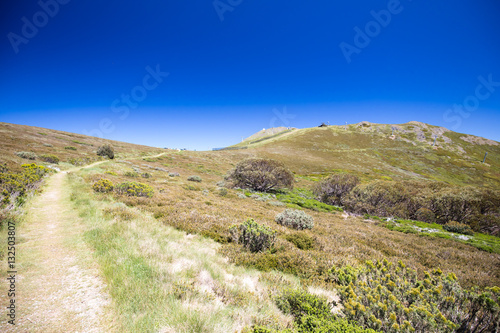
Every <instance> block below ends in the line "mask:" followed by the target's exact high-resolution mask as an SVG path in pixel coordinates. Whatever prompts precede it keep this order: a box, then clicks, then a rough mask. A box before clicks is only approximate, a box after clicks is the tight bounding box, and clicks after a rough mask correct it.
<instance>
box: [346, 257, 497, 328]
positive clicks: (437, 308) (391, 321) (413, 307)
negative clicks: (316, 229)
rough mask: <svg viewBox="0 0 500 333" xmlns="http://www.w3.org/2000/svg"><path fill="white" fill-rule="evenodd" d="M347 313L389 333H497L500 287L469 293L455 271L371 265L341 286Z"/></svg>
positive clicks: (383, 262) (384, 261) (386, 262)
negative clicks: (422, 272) (421, 272)
mask: <svg viewBox="0 0 500 333" xmlns="http://www.w3.org/2000/svg"><path fill="white" fill-rule="evenodd" d="M340 297H341V300H342V304H343V306H344V310H343V312H344V314H345V317H346V318H347V319H348V320H351V321H356V322H357V323H358V324H359V325H361V326H363V327H366V328H373V329H377V330H381V331H384V332H422V333H423V332H453V331H457V332H495V330H497V331H498V329H499V326H498V323H499V322H500V307H499V301H500V298H499V297H500V288H498V287H493V288H486V290H485V291H484V292H479V291H475V290H465V289H462V288H461V286H460V285H459V284H458V282H457V278H456V276H455V275H454V274H453V273H449V274H448V275H446V276H445V275H444V274H443V272H442V271H441V270H440V269H435V270H433V271H432V272H431V273H428V272H424V276H423V279H419V278H418V276H417V273H416V271H414V270H412V269H410V268H407V267H406V265H405V264H403V263H402V262H401V261H399V263H398V264H393V263H391V262H389V261H387V260H383V261H377V262H375V263H374V262H371V261H367V262H366V265H365V267H364V269H362V270H360V273H359V275H358V277H357V279H356V280H354V281H352V282H351V283H349V284H348V285H347V286H344V287H341V288H340Z"/></svg>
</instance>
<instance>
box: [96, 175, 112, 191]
mask: <svg viewBox="0 0 500 333" xmlns="http://www.w3.org/2000/svg"><path fill="white" fill-rule="evenodd" d="M92 188H93V189H94V191H96V192H100V193H108V192H111V191H113V188H114V186H113V183H112V182H111V181H110V180H108V179H105V178H101V179H99V180H98V181H96V182H95V183H94V184H93V185H92Z"/></svg>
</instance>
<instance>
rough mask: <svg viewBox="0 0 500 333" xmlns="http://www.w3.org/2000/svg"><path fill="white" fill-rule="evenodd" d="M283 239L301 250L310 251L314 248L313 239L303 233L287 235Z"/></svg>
mask: <svg viewBox="0 0 500 333" xmlns="http://www.w3.org/2000/svg"><path fill="white" fill-rule="evenodd" d="M285 239H286V240H287V241H289V242H290V243H292V244H294V245H295V246H296V247H297V248H299V249H301V250H311V249H313V248H314V238H312V237H311V236H309V235H307V234H305V233H303V232H295V233H293V234H288V235H286V236H285Z"/></svg>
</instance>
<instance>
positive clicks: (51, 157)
mask: <svg viewBox="0 0 500 333" xmlns="http://www.w3.org/2000/svg"><path fill="white" fill-rule="evenodd" d="M40 159H41V160H42V161H44V162H47V163H54V164H59V157H57V156H56V155H52V154H45V155H42V156H41V157H40Z"/></svg>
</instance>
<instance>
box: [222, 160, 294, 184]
mask: <svg viewBox="0 0 500 333" xmlns="http://www.w3.org/2000/svg"><path fill="white" fill-rule="evenodd" d="M226 180H228V181H230V182H231V183H232V186H233V187H239V188H248V189H253V190H256V191H261V192H270V191H273V190H281V189H284V188H289V189H292V188H293V182H294V176H293V174H292V173H291V172H290V171H289V170H288V169H286V168H285V166H284V165H283V164H282V163H280V162H278V161H274V160H269V159H262V158H251V159H246V160H243V161H241V162H239V163H238V164H237V165H236V167H235V168H234V169H233V170H232V171H230V172H229V174H228V175H227V176H226Z"/></svg>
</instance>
